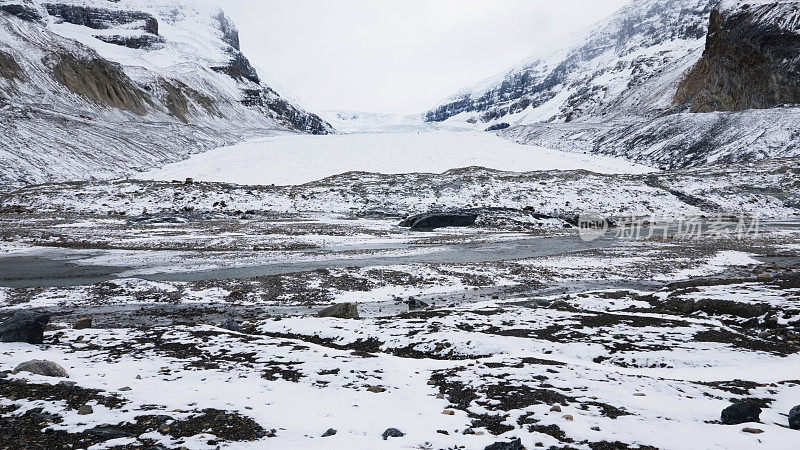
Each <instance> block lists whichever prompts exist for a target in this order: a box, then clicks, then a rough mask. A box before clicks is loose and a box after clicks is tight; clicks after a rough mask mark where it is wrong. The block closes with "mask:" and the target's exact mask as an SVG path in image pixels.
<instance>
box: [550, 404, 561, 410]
mask: <svg viewBox="0 0 800 450" xmlns="http://www.w3.org/2000/svg"><path fill="white" fill-rule="evenodd" d="M550 412H561V407H560V406H558V405H553V407H552V408H550Z"/></svg>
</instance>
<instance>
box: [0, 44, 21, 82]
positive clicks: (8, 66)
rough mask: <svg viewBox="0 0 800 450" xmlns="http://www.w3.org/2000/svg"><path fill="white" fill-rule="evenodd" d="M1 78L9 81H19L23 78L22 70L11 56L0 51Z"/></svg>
mask: <svg viewBox="0 0 800 450" xmlns="http://www.w3.org/2000/svg"><path fill="white" fill-rule="evenodd" d="M0 77H2V78H5V79H7V80H18V79H20V78H21V77H22V68H21V67H20V66H19V64H17V61H15V60H14V57H13V56H11V55H10V54H8V53H6V52H4V51H2V50H0Z"/></svg>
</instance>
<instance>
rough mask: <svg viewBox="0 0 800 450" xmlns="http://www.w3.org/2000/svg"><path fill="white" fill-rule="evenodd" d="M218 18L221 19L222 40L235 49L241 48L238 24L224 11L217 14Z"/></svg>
mask: <svg viewBox="0 0 800 450" xmlns="http://www.w3.org/2000/svg"><path fill="white" fill-rule="evenodd" d="M217 20H218V21H219V29H220V31H222V40H223V41H225V43H227V44H228V45H230V46H231V47H233V48H234V50H241V48H240V47H239V30H238V29H237V28H236V25H234V23H233V22H232V21H231V20H230V19H228V16H226V15H225V13H224V12H222V11H220V12H219V15H217Z"/></svg>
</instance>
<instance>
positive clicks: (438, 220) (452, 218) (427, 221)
mask: <svg viewBox="0 0 800 450" xmlns="http://www.w3.org/2000/svg"><path fill="white" fill-rule="evenodd" d="M476 220H478V214H475V213H469V212H449V213H426V214H419V215H416V216H410V217H408V218H407V219H405V220H404V221H402V222H400V226H401V227H405V228H411V229H412V230H415V231H419V230H434V229H436V228H446V227H469V226H472V225H475V221H476Z"/></svg>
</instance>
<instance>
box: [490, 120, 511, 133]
mask: <svg viewBox="0 0 800 450" xmlns="http://www.w3.org/2000/svg"><path fill="white" fill-rule="evenodd" d="M506 128H511V124H509V123H506V122H501V123H496V124H494V125H491V126H490V127H489V128H487V129H486V131H500V130H505V129H506Z"/></svg>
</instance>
